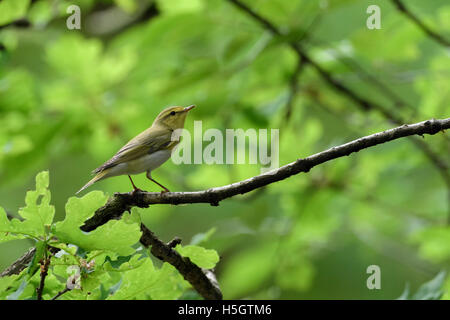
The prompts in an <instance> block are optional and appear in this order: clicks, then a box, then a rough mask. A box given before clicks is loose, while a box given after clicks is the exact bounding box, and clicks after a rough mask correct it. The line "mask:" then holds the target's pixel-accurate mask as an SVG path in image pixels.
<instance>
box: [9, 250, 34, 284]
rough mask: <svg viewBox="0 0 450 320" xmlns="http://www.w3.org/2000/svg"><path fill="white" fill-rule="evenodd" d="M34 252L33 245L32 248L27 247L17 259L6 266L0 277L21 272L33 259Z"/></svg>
mask: <svg viewBox="0 0 450 320" xmlns="http://www.w3.org/2000/svg"><path fill="white" fill-rule="evenodd" d="M35 252H36V248H34V247H33V248H31V249H29V250H28V251H27V252H25V253H24V254H23V255H22V256H21V257H20V258H19V259H17V260H16V261H15V262H13V264H12V265H10V266H9V267H8V268H6V269H5V270H3V272H2V273H0V278H1V277H6V276H12V275H13V274H19V273H21V272H22V270H23V269H25V268H26V267H28V265H29V263H30V262H31V260H32V259H33V256H34V254H35Z"/></svg>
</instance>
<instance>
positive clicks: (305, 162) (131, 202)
mask: <svg viewBox="0 0 450 320" xmlns="http://www.w3.org/2000/svg"><path fill="white" fill-rule="evenodd" d="M449 128H450V118H447V119H441V120H435V119H432V120H427V121H422V122H419V123H415V124H410V125H403V126H400V127H397V128H393V129H390V130H386V131H383V132H379V133H375V134H372V135H369V136H365V137H362V138H359V139H356V140H353V141H351V142H348V143H345V144H343V145H340V146H337V147H333V148H330V149H327V150H325V151H322V152H319V153H316V154H314V155H311V156H309V157H306V158H304V159H298V160H297V161H294V162H291V163H289V164H287V165H284V166H282V167H280V168H278V169H275V170H272V171H269V172H266V173H263V174H261V175H258V176H255V177H252V178H249V179H247V180H243V181H240V182H236V183H233V184H230V185H226V186H222V187H217V188H211V189H208V190H203V191H194V192H167V193H159V192H129V193H116V194H114V196H113V197H112V198H111V199H110V200H109V201H108V202H107V203H106V204H105V205H104V206H103V207H101V208H99V209H98V210H97V211H96V212H95V214H94V216H93V217H92V218H90V219H88V220H86V221H85V224H84V225H83V226H82V227H81V229H82V230H83V231H92V230H94V229H95V228H97V227H98V226H100V225H102V224H104V223H106V222H107V221H109V220H110V219H118V218H119V217H120V216H121V215H122V213H123V212H124V211H128V210H130V208H131V207H133V206H137V207H141V208H145V207H148V206H150V205H152V204H183V203H209V204H211V205H213V206H217V205H218V204H219V202H220V201H222V200H224V199H227V198H231V197H233V196H236V195H238V194H244V193H247V192H250V191H253V190H255V189H258V188H261V187H264V186H266V185H268V184H271V183H274V182H277V181H281V180H284V179H286V178H288V177H290V176H292V175H295V174H298V173H301V172H308V171H309V170H311V168H313V167H315V166H318V165H320V164H323V163H325V162H328V161H331V160H334V159H337V158H340V157H343V156H348V155H350V154H351V153H353V152H358V151H360V150H363V149H366V148H370V147H373V146H376V145H378V144H382V143H385V142H388V141H392V140H395V139H399V138H403V137H407V136H413V135H420V136H422V135H424V134H430V135H434V134H436V133H438V132H440V131H442V130H445V129H449Z"/></svg>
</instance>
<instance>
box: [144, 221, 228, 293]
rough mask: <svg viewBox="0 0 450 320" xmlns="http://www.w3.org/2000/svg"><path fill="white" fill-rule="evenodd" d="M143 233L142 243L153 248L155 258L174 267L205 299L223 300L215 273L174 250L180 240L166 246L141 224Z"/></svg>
mask: <svg viewBox="0 0 450 320" xmlns="http://www.w3.org/2000/svg"><path fill="white" fill-rule="evenodd" d="M141 231H142V236H141V240H140V242H141V243H142V244H143V245H144V246H145V247H147V248H148V247H151V249H150V251H151V253H152V254H153V255H154V256H155V257H157V258H158V259H160V260H162V261H164V262H167V263H170V264H171V265H173V266H174V267H175V268H176V269H177V270H178V271H179V272H180V274H182V275H183V277H184V279H186V280H187V281H188V282H189V283H190V284H191V285H192V287H194V289H195V290H196V291H197V292H198V293H199V294H200V295H201V296H202V297H203V298H205V299H207V300H221V299H222V292H221V291H220V288H219V285H218V283H217V280H216V277H215V275H214V272H213V271H212V270H206V269H201V268H200V267H198V266H197V265H196V264H194V263H192V262H191V260H190V259H189V258H187V257H183V256H181V255H180V254H179V253H178V252H177V251H175V250H174V249H173V248H174V247H175V246H176V244H178V243H180V242H181V240H180V239H178V238H176V239H174V240H172V241H171V242H169V243H168V244H165V243H164V242H162V241H161V240H159V239H158V238H157V237H156V236H155V234H154V233H153V232H152V231H150V230H149V229H148V228H147V227H146V226H145V225H144V224H141Z"/></svg>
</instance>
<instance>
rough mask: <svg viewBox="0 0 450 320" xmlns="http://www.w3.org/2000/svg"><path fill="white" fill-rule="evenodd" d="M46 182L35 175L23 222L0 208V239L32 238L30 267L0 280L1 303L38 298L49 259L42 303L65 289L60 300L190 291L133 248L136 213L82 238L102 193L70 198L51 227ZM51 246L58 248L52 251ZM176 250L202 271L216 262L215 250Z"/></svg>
mask: <svg viewBox="0 0 450 320" xmlns="http://www.w3.org/2000/svg"><path fill="white" fill-rule="evenodd" d="M48 184H49V174H48V172H46V171H44V172H41V173H40V174H38V175H37V177H36V190H35V191H29V192H28V193H27V196H26V204H27V206H26V207H25V208H23V209H22V210H20V211H19V214H20V217H21V219H22V220H19V219H12V220H11V221H9V220H8V218H7V216H6V213H5V212H4V210H3V209H2V208H0V209H1V210H0V211H1V212H0V219H1V220H0V234H1V235H2V238H1V241H11V240H16V239H31V240H33V241H34V242H35V248H36V251H35V254H34V257H33V259H32V261H31V262H30V264H29V266H28V267H27V268H26V269H25V270H23V271H22V272H21V273H20V274H19V275H12V276H6V277H2V278H0V288H1V290H0V298H1V299H10V300H12V299H14V300H16V299H36V292H37V289H38V287H39V284H40V277H42V275H41V272H39V270H40V269H41V268H42V265H43V261H44V260H45V259H50V268H49V271H48V275H47V276H46V278H45V286H44V288H43V289H44V291H43V298H44V299H49V298H53V297H54V296H56V295H57V294H58V292H60V291H62V290H63V289H64V288H65V287H68V288H69V289H71V290H70V291H69V292H68V293H66V294H65V295H64V296H63V298H64V299H83V300H87V299H126V300H129V299H176V298H179V297H180V296H181V295H182V294H183V292H185V291H186V290H187V289H188V288H189V287H190V286H189V284H188V283H187V282H186V281H185V280H184V279H183V277H182V276H181V275H180V274H179V273H178V271H176V269H175V268H174V267H173V266H171V265H169V264H167V263H163V265H162V266H161V267H156V266H155V265H154V263H153V262H152V260H151V259H150V258H149V256H148V253H147V250H144V249H142V248H138V250H136V244H137V243H138V242H139V239H140V237H141V231H140V218H139V213H137V212H136V211H135V210H133V211H132V212H131V214H126V215H124V216H123V217H122V218H121V219H120V220H117V221H109V222H108V223H106V224H105V225H103V226H101V227H99V228H97V229H96V230H94V231H92V232H90V233H87V234H86V233H84V232H82V231H80V229H79V227H80V226H81V225H82V224H83V222H84V220H85V219H87V218H89V217H90V216H92V214H93V213H94V212H95V210H96V209H97V208H98V207H99V206H102V205H103V204H104V203H105V202H106V197H105V196H104V195H103V193H101V192H98V191H93V192H91V193H89V194H87V195H85V196H84V197H82V198H70V199H69V201H68V202H67V205H66V218H65V219H64V220H63V221H60V222H56V223H53V215H54V211H55V210H54V207H53V206H52V205H50V191H49V190H48ZM39 196H42V197H41V198H40V201H37V200H38V198H39ZM52 248H57V249H60V250H57V252H56V253H55V252H54V251H52V250H51V249H52ZM178 251H179V252H180V253H181V254H182V255H184V256H188V257H190V258H191V259H192V261H193V262H198V264H199V266H201V267H205V268H214V266H215V265H216V263H217V262H218V255H217V253H216V252H215V251H214V250H207V249H204V248H202V247H198V246H186V247H180V248H179V249H178ZM39 266H41V268H40V267H39Z"/></svg>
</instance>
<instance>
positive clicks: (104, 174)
mask: <svg viewBox="0 0 450 320" xmlns="http://www.w3.org/2000/svg"><path fill="white" fill-rule="evenodd" d="M107 174H108V170H104V171H102V172H99V173H97V174H96V175H95V177H93V178H92V179H91V180H90V181H89V182H88V183H86V184H85V185H84V186H83V188H81V189H80V190H78V191H77V193H75V194H79V193H80V192H81V191H83V190H84V189H86V188H87V187H89V186H91V185H92V184H93V183H95V182H97V181H99V180H102V179H105V178H107V177H108V176H107Z"/></svg>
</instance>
